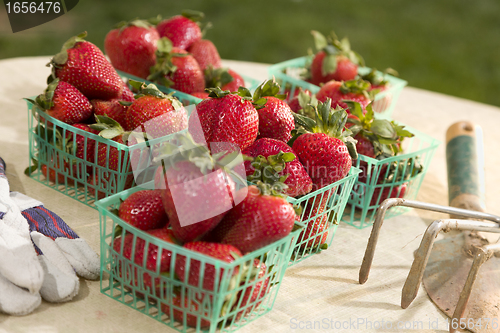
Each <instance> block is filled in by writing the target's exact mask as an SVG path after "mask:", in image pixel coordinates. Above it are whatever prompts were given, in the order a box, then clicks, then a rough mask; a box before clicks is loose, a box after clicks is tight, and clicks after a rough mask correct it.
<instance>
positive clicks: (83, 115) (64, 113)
mask: <svg viewBox="0 0 500 333" xmlns="http://www.w3.org/2000/svg"><path fill="white" fill-rule="evenodd" d="M29 101H30V102H31V103H33V104H34V105H36V106H37V107H38V108H40V109H42V110H43V111H45V112H46V113H47V114H48V115H49V116H51V117H54V118H56V119H58V120H60V121H62V122H64V123H66V124H70V125H72V124H76V123H81V122H83V121H85V120H87V119H89V118H90V117H91V116H92V104H90V102H89V100H88V99H87V97H85V96H84V95H83V94H82V93H81V92H79V91H78V89H76V88H75V87H74V86H72V85H71V84H69V83H67V82H64V81H61V80H59V79H55V80H54V81H52V82H51V83H49V85H48V87H47V88H46V89H45V91H44V93H43V94H40V95H38V96H37V97H36V99H35V100H34V101H33V100H29Z"/></svg>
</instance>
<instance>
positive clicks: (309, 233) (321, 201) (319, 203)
mask: <svg viewBox="0 0 500 333" xmlns="http://www.w3.org/2000/svg"><path fill="white" fill-rule="evenodd" d="M330 193H331V190H330V191H327V192H325V193H324V194H323V197H322V198H319V197H317V198H316V199H314V197H313V198H311V199H309V200H308V202H307V204H306V207H305V210H304V212H303V215H302V221H303V222H306V223H307V225H306V228H305V229H304V230H303V231H302V232H301V233H300V235H299V238H298V239H299V240H298V241H299V242H301V245H300V248H301V249H302V250H305V249H316V248H318V247H321V246H322V245H324V244H326V241H327V238H328V228H329V227H330V223H329V221H328V217H329V216H328V213H327V212H325V210H326V208H327V204H328V199H329V197H330V195H331V194H330ZM313 216H316V218H314V219H312V220H309V221H307V220H308V219H310V218H311V217H313ZM316 235H317V236H316Z"/></svg>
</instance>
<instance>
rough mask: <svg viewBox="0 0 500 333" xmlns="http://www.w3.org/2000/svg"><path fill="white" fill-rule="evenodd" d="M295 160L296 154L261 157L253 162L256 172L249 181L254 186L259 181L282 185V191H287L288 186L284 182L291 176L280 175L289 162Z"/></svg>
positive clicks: (280, 153)
mask: <svg viewBox="0 0 500 333" xmlns="http://www.w3.org/2000/svg"><path fill="white" fill-rule="evenodd" d="M295 158H296V156H295V154H294V153H285V152H283V151H280V152H279V153H278V154H275V155H270V156H268V157H267V158H266V157H264V156H262V155H259V156H257V157H255V158H254V159H253V161H252V162H251V164H252V167H253V168H254V169H255V171H254V173H253V175H250V176H248V177H247V180H248V181H249V182H251V183H254V184H255V183H257V182H259V181H260V182H263V183H265V184H269V185H275V184H276V183H282V184H281V185H279V186H280V187H283V188H282V190H285V189H286V188H288V186H287V185H285V184H284V182H285V181H286V179H287V178H288V176H289V174H286V175H280V172H282V171H283V170H285V167H286V163H287V162H291V161H293V160H295Z"/></svg>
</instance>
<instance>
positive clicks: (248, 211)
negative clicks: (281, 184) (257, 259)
mask: <svg viewBox="0 0 500 333" xmlns="http://www.w3.org/2000/svg"><path fill="white" fill-rule="evenodd" d="M258 186H259V187H257V186H255V185H251V186H249V187H248V193H247V195H246V197H245V199H244V200H243V201H242V202H240V203H239V204H238V205H237V206H236V207H234V208H233V209H231V210H230V211H229V213H227V214H226V215H225V216H224V218H223V219H222V221H221V222H220V223H219V225H217V227H216V228H215V229H214V230H213V231H212V232H211V233H210V236H209V237H210V239H213V240H214V241H216V242H219V243H223V244H231V245H233V246H236V247H237V248H238V249H240V250H241V252H242V253H249V252H252V251H255V250H257V249H260V248H262V247H264V246H266V245H269V244H271V243H273V242H275V241H277V240H279V239H281V238H283V237H286V236H287V235H288V234H290V232H291V231H292V228H293V226H294V224H295V211H294V209H293V206H292V205H291V204H290V203H288V202H287V201H286V200H285V199H284V198H283V197H279V196H274V195H271V190H270V188H271V186H270V185H268V184H263V183H259V184H258ZM246 190H247V189H242V190H240V191H246Z"/></svg>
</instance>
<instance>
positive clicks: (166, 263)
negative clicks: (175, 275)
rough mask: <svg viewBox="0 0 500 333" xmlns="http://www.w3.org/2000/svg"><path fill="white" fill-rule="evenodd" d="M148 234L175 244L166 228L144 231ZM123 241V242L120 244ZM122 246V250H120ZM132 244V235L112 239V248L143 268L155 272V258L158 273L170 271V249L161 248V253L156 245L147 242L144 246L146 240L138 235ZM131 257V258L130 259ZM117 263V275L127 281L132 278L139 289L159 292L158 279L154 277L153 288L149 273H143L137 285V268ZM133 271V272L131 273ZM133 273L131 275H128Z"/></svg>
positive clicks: (170, 232)
mask: <svg viewBox="0 0 500 333" xmlns="http://www.w3.org/2000/svg"><path fill="white" fill-rule="evenodd" d="M146 232H147V233H148V234H150V235H152V236H154V237H157V238H159V239H161V240H163V241H165V242H168V243H172V244H175V243H176V241H175V238H174V237H173V235H172V231H171V230H170V229H167V228H159V229H151V230H148V231H146ZM122 243H123V244H122ZM122 246H123V250H122ZM133 246H134V235H132V234H126V235H125V237H124V238H123V242H122V237H117V238H115V239H114V240H113V250H114V251H116V252H118V253H119V254H121V256H123V257H125V258H126V259H129V260H132V261H133V262H134V263H135V264H137V265H139V266H140V267H142V268H143V269H146V270H150V271H152V272H157V271H156V267H157V260H159V261H160V269H159V273H163V272H169V271H170V262H171V260H172V251H170V250H167V249H163V250H162V251H161V254H159V253H158V252H159V251H158V250H159V248H158V246H156V245H154V244H152V243H149V245H148V247H147V248H146V241H145V240H144V239H142V238H140V237H136V239H135V248H134V247H133ZM145 256H146V264H145V266H143V265H144V257H145ZM132 257H133V259H132ZM119 264H122V265H123V266H121V265H117V267H116V269H117V270H118V272H117V275H118V276H120V277H122V278H124V279H125V280H127V281H130V280H132V278H133V281H134V282H135V283H134V285H135V286H136V287H139V288H140V289H144V290H149V292H150V293H152V294H157V295H158V294H159V279H158V278H155V286H154V290H153V281H152V279H151V275H150V274H148V273H144V275H143V276H142V282H143V285H138V283H137V282H138V281H139V280H140V278H139V276H138V269H137V268H136V267H135V266H132V265H130V266H129V264H128V263H125V262H123V261H120V262H119ZM132 272H133V273H132ZM131 274H133V277H132V276H130V275H131Z"/></svg>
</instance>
